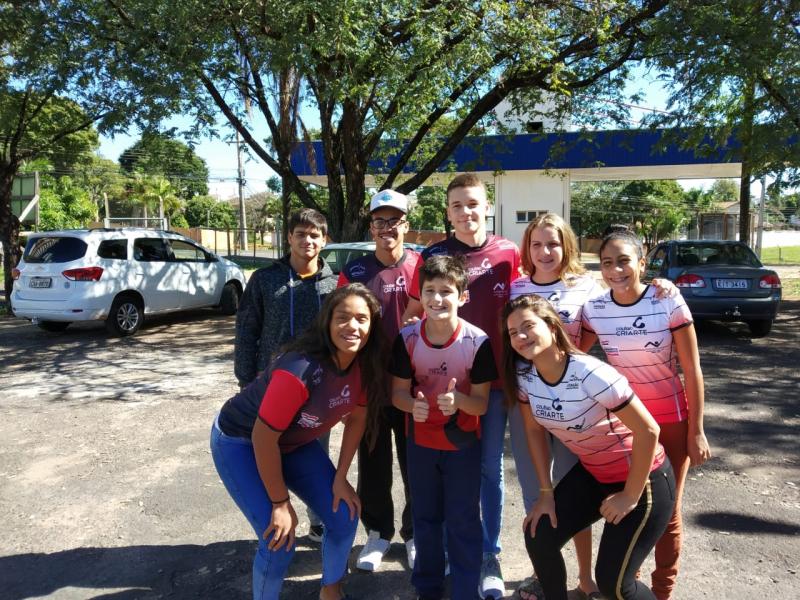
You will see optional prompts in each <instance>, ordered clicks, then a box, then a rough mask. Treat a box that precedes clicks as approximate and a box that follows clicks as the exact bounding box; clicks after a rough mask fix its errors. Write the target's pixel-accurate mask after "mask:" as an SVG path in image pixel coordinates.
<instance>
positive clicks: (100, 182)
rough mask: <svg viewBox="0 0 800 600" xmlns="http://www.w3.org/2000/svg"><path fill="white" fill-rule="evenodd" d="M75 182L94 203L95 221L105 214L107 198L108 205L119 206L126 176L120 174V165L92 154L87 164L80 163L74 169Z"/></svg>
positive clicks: (123, 199) (121, 201) (105, 215)
mask: <svg viewBox="0 0 800 600" xmlns="http://www.w3.org/2000/svg"><path fill="white" fill-rule="evenodd" d="M73 178H74V180H75V182H76V183H77V184H78V185H80V186H81V187H83V189H85V190H86V191H87V192H88V193H89V198H90V199H91V201H92V202H93V203H94V205H95V217H94V219H95V221H99V220H101V216H102V217H110V216H112V215H113V211H112V214H109V215H107V214H105V202H106V199H108V204H109V207H111V206H120V205H121V204H122V203H124V201H125V198H126V189H125V187H126V183H127V178H126V177H125V176H124V175H123V174H122V172H121V170H120V167H119V165H118V164H117V163H115V162H114V161H113V160H109V159H107V158H101V157H99V156H94V155H92V157H91V161H90V162H89V163H88V164H81V165H79V166H77V167H76V168H75V169H74V173H73Z"/></svg>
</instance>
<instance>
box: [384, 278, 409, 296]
mask: <svg viewBox="0 0 800 600" xmlns="http://www.w3.org/2000/svg"><path fill="white" fill-rule="evenodd" d="M405 291H406V276H405V275H400V276H399V277H398V278H397V279H395V280H394V283H384V284H383V293H384V294H396V293H397V292H405Z"/></svg>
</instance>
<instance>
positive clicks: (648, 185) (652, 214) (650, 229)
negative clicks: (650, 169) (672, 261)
mask: <svg viewBox="0 0 800 600" xmlns="http://www.w3.org/2000/svg"><path fill="white" fill-rule="evenodd" d="M620 201H621V202H624V203H626V204H628V205H629V206H631V207H632V209H631V210H632V212H633V214H634V218H633V226H634V230H635V231H636V232H637V233H639V235H641V236H642V237H643V238H644V242H645V244H646V245H647V246H648V247H652V246H653V245H654V244H655V243H656V242H659V241H661V240H664V239H668V238H669V237H671V236H672V235H673V234H674V233H676V232H677V230H678V229H679V228H680V227H681V226H683V225H685V224H686V223H687V221H688V220H689V214H690V213H689V210H688V207H687V205H686V198H685V196H684V192H683V189H682V188H681V186H679V185H678V184H677V182H675V181H672V180H649V181H631V182H630V183H628V184H626V185H625V186H624V187H623V188H622V190H620Z"/></svg>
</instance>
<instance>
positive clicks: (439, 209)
mask: <svg viewBox="0 0 800 600" xmlns="http://www.w3.org/2000/svg"><path fill="white" fill-rule="evenodd" d="M446 220H447V194H446V192H445V189H444V188H441V187H431V186H423V187H421V188H419V189H418V190H417V202H416V204H415V205H414V207H413V208H412V209H411V211H410V212H409V214H408V221H409V223H410V225H411V229H428V230H433V231H444V230H445V221H446Z"/></svg>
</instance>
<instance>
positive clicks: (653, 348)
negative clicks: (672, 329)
mask: <svg viewBox="0 0 800 600" xmlns="http://www.w3.org/2000/svg"><path fill="white" fill-rule="evenodd" d="M663 342H664V339H663V338H662V339H660V340H650V341H649V342H647V343H646V344H645V345H644V349H645V350H646V351H647V352H652V353H655V352H658V351H659V349H660V348H661V344H662V343H663Z"/></svg>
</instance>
